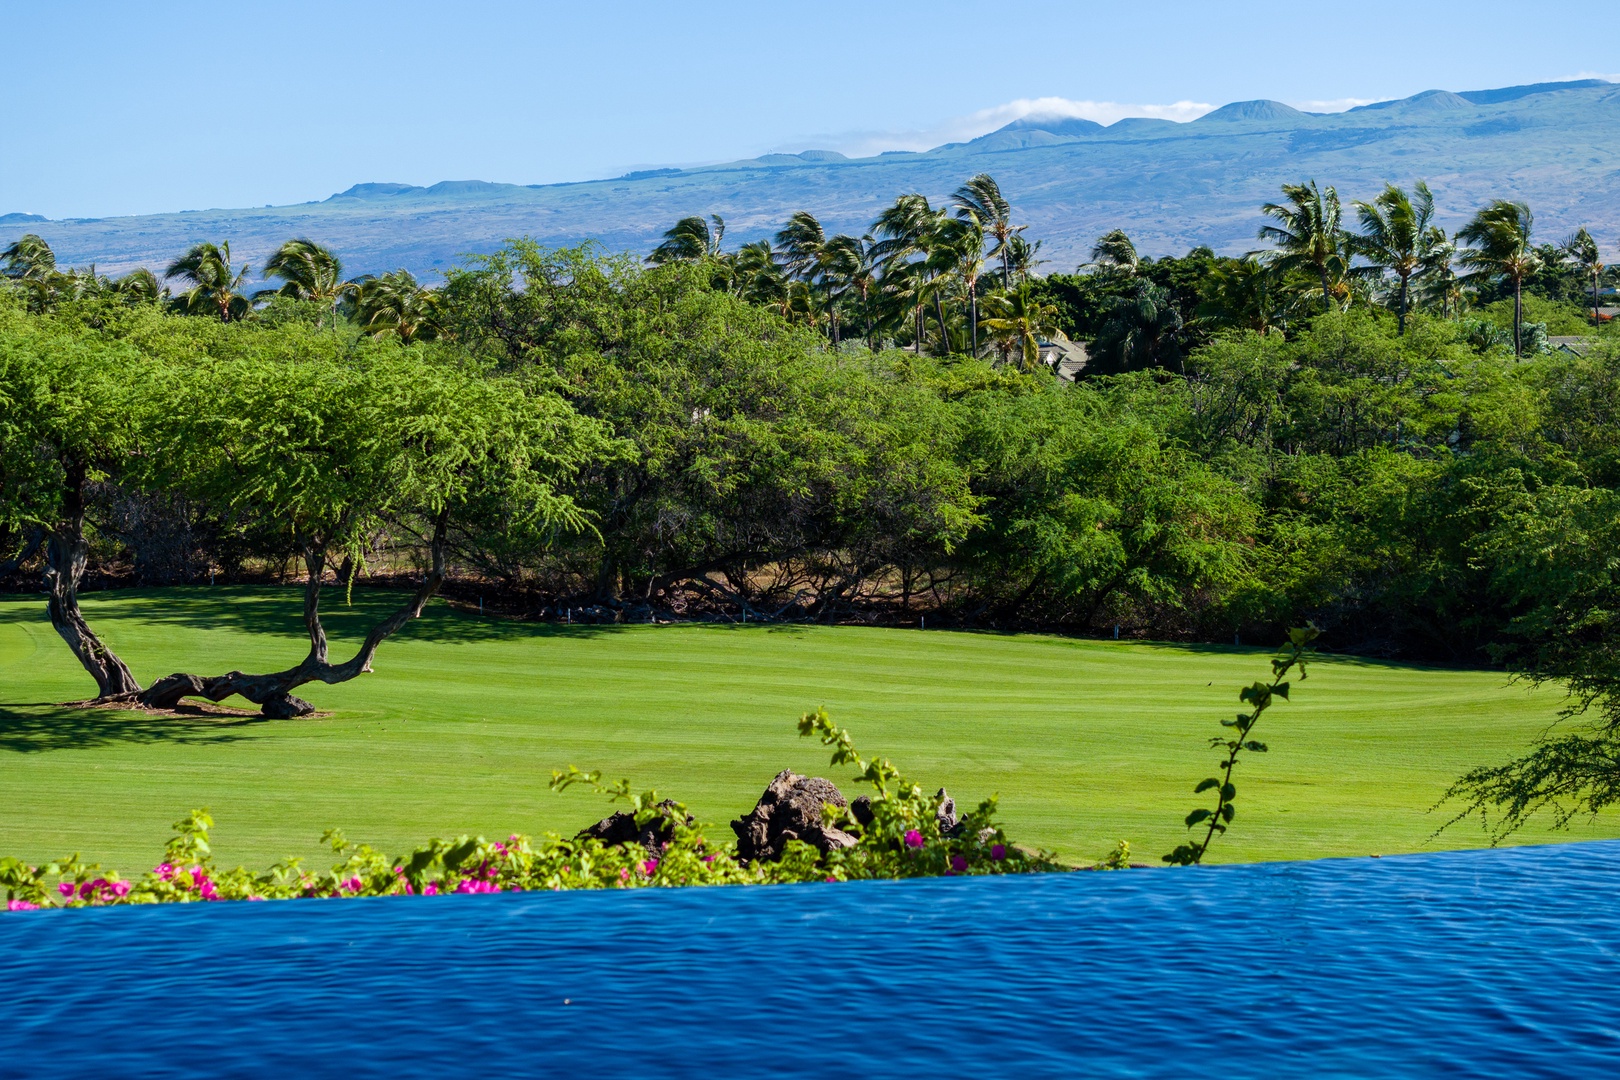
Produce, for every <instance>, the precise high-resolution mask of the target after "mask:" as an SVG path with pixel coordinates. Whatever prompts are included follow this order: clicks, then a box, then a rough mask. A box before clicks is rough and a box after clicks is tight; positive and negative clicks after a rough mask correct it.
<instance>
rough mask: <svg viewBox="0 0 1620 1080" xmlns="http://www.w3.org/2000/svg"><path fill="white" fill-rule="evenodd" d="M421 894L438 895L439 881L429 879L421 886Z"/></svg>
mask: <svg viewBox="0 0 1620 1080" xmlns="http://www.w3.org/2000/svg"><path fill="white" fill-rule="evenodd" d="M422 895H423V896H438V895H439V883H438V882H437V881H430V882H428V883H427V884H426V885H424V886H422Z"/></svg>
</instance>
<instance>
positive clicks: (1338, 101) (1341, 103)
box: [1288, 97, 1395, 113]
mask: <svg viewBox="0 0 1620 1080" xmlns="http://www.w3.org/2000/svg"><path fill="white" fill-rule="evenodd" d="M1393 100H1395V99H1394V98H1381V97H1380V98H1372V97H1369V98H1359V97H1345V98H1329V99H1328V100H1326V101H1290V102H1289V103H1288V104H1290V105H1292V106H1293V107H1294V108H1296V109H1299V110H1301V111H1302V112H1314V113H1335V112H1344V111H1345V110H1347V109H1354V108H1358V107H1360V106H1362V105H1376V104H1377V103H1378V102H1380V101H1393Z"/></svg>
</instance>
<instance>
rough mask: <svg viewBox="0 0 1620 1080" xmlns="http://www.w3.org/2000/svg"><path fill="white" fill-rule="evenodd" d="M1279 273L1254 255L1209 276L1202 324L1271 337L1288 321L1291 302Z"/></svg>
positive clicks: (1200, 317)
mask: <svg viewBox="0 0 1620 1080" xmlns="http://www.w3.org/2000/svg"><path fill="white" fill-rule="evenodd" d="M1279 285H1280V283H1279V282H1278V280H1277V273H1276V271H1275V270H1273V269H1272V268H1271V267H1269V266H1267V265H1266V264H1264V263H1262V262H1261V261H1260V260H1259V259H1257V258H1255V257H1254V256H1252V255H1250V256H1248V257H1246V258H1243V259H1238V260H1235V261H1232V262H1223V263H1222V264H1220V265H1217V266H1216V267H1215V268H1214V269H1212V270H1211V271H1210V273H1209V280H1208V281H1207V283H1206V284H1205V285H1204V288H1203V293H1204V299H1203V300H1202V301H1201V302H1200V303H1199V305H1198V322H1199V323H1200V324H1207V325H1210V326H1218V327H1224V328H1233V329H1241V330H1252V331H1254V332H1255V333H1257V334H1269V333H1271V332H1272V331H1273V330H1281V329H1283V327H1284V324H1285V323H1286V321H1287V310H1288V309H1287V302H1286V297H1284V296H1283V295H1282V290H1281V289H1280V287H1279Z"/></svg>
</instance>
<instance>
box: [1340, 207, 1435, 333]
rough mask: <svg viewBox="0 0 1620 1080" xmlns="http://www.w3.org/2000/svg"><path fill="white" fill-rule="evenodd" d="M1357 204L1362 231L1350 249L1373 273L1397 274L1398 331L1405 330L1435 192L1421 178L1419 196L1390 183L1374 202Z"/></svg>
mask: <svg viewBox="0 0 1620 1080" xmlns="http://www.w3.org/2000/svg"><path fill="white" fill-rule="evenodd" d="M1354 205H1355V208H1356V215H1357V217H1358V218H1359V219H1360V222H1361V233H1360V235H1352V236H1351V237H1350V250H1351V252H1352V253H1354V254H1356V255H1359V256H1361V257H1362V258H1363V259H1366V260H1367V262H1368V263H1369V264H1370V265H1369V266H1368V267H1367V268H1366V269H1367V271H1368V273H1369V274H1372V275H1376V276H1379V277H1382V276H1383V275H1384V274H1386V273H1387V274H1394V275H1395V278H1396V280H1397V281H1398V283H1399V288H1398V291H1397V296H1396V333H1397V334H1404V333H1406V308H1407V304H1408V302H1409V299H1410V296H1409V293H1410V289H1411V281H1412V276H1413V275H1414V274H1417V273H1418V272H1419V271H1420V270H1422V268H1423V259H1424V254H1425V252H1424V243H1425V241H1426V240H1427V239H1428V238H1429V228H1430V222H1431V221H1432V219H1433V218H1434V195H1433V193H1432V192H1430V191H1429V185H1427V184H1425V183H1424V182H1423V181H1421V180H1419V181H1418V182H1417V198H1416V199H1413V198H1411V197H1410V196H1409V195H1407V193H1406V192H1405V191H1403V190H1401V189H1400V188H1398V187H1396V186H1395V185H1394V184H1387V185H1385V187H1384V190H1383V191H1382V192H1381V193H1380V194H1379V195H1378V197H1377V198H1376V199H1374V200H1373V201H1372V202H1370V203H1367V202H1360V201H1358V202H1356V203H1355V204H1354Z"/></svg>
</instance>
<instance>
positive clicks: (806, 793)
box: [731, 769, 856, 863]
mask: <svg viewBox="0 0 1620 1080" xmlns="http://www.w3.org/2000/svg"><path fill="white" fill-rule="evenodd" d="M828 805H830V806H836V807H839V808H843V807H846V806H848V805H849V803H848V802H847V801H845V799H844V796H843V794H842V793H841V792H840V791H839V790H838V788H836V787H835V786H833V783H832V781H831V780H823V779H822V778H821V777H819V776H800V775H799V774H798V773H796V772H794V771H792V770H791V769H783V770H782V771H781V772H779V773H777V774H776V779H774V780H772V781H771V782H770V786H768V787H767V788H766V789H765V794H763V795H761V796H760V797H759V802H758V803H756V804H755V806H754V809H753V810H751V811H749V813H748V816H747V817H744V818H739V819H738V820H736V821H733V822H732V823H731V828H732V831H733V832H735V833H736V834H737V857H738V858H739V859H740V860H741V861H743V862H744V863H750V862H753V861H755V860H756V859H757V860H760V861H763V862H774V861H776V860H777V859H780V858H781V857H782V849H783V848H784V847H786V846H787V842H788V841H789V840H803V841H804V842H805V843H807V844H810V845H812V846H814V847H815V848H816V849H817V850H818V851H820V852H821V853H822V854H823V855H825V854H826V853H827V852H829V851H832V850H834V849H836V848H847V847H853V846H854V845H855V843H856V840H855V837H853V836H851V835H850V834H849V833H847V832H845V831H843V830H842V829H839V828H835V827H834V826H831V825H828V824H826V823H825V822H824V821H823V819H822V812H821V808H822V807H823V806H828Z"/></svg>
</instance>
